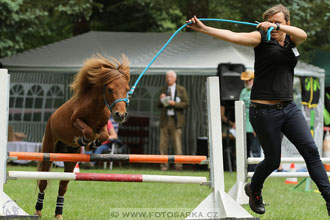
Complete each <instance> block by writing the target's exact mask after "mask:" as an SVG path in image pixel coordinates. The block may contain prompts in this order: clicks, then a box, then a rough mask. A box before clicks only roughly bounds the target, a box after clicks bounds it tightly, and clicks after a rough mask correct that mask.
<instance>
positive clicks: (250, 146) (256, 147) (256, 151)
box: [239, 71, 261, 172]
mask: <svg viewBox="0 0 330 220" xmlns="http://www.w3.org/2000/svg"><path fill="white" fill-rule="evenodd" d="M253 79H254V73H253V72H248V71H247V72H243V73H242V74H241V80H243V81H244V87H245V88H243V89H242V91H241V94H240V96H239V100H241V101H243V102H244V105H245V115H246V121H245V132H246V150H247V157H251V152H252V156H253V157H260V156H261V149H260V144H259V140H258V138H257V135H256V133H255V132H254V130H253V127H252V125H251V122H250V119H249V108H250V96H251V88H252V85H253ZM256 166H257V165H256V164H249V165H248V172H254V170H255V168H256Z"/></svg>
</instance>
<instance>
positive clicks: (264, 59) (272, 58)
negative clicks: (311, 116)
mask: <svg viewBox="0 0 330 220" xmlns="http://www.w3.org/2000/svg"><path fill="white" fill-rule="evenodd" d="M259 32H260V34H261V42H260V44H259V45H258V46H256V47H255V48H254V53H255V61H254V71H255V79H254V83H253V87H252V91H251V99H256V100H292V99H293V76H294V67H295V66H296V64H297V62H298V56H299V55H298V56H296V55H295V54H294V52H293V48H295V45H294V44H293V42H292V41H291V39H290V36H289V35H286V38H285V44H284V46H281V45H280V44H279V43H278V42H277V41H276V40H274V39H271V40H270V41H267V39H266V33H265V32H264V31H259Z"/></svg>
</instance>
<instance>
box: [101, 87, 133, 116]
mask: <svg viewBox="0 0 330 220" xmlns="http://www.w3.org/2000/svg"><path fill="white" fill-rule="evenodd" d="M105 91H106V86H105V85H104V87H103V100H104V104H105V105H106V106H107V107H108V109H109V111H110V112H111V109H112V107H113V106H114V105H115V104H117V103H118V102H126V108H127V107H128V104H129V98H130V96H129V93H127V96H126V98H120V99H116V100H115V101H114V102H113V103H112V104H111V105H109V103H108V101H107V99H106V98H105Z"/></svg>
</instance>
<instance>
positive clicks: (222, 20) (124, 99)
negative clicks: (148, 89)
mask: <svg viewBox="0 0 330 220" xmlns="http://www.w3.org/2000/svg"><path fill="white" fill-rule="evenodd" d="M199 20H200V21H221V22H228V23H235V24H245V25H251V26H257V25H258V24H255V23H251V22H245V21H234V20H227V19H220V18H199ZM191 23H192V22H190V23H186V24H184V25H182V26H181V27H180V28H179V29H178V30H176V31H175V32H174V34H172V36H171V37H170V39H168V41H167V42H166V43H165V44H164V46H163V47H162V48H161V49H160V50H159V51H158V53H157V54H156V55H155V56H154V58H153V59H152V60H151V61H150V63H149V64H148V65H147V66H146V68H144V70H143V71H142V73H140V75H139V77H138V78H137V80H136V81H135V83H134V85H133V86H132V88H131V90H130V91H129V92H128V93H127V95H126V98H121V99H117V100H115V101H114V102H113V103H112V104H111V105H110V106H109V104H108V103H107V101H106V99H105V97H104V101H105V104H106V106H107V107H108V108H109V110H110V111H111V108H112V107H113V106H114V105H115V104H116V103H118V102H126V104H127V105H128V103H129V99H130V98H131V97H132V95H133V93H134V90H135V88H136V86H137V84H138V83H139V81H140V80H141V78H142V76H143V75H144V73H145V72H146V71H147V70H148V69H149V67H150V66H151V64H153V62H155V60H156V59H157V57H158V56H159V55H160V54H161V53H162V52H163V50H164V49H165V48H166V47H167V45H168V44H169V43H170V42H171V41H172V40H173V38H174V37H175V36H176V35H177V34H178V33H179V32H180V31H181V30H182V29H183V28H185V27H186V26H187V25H189V24H191ZM273 29H274V28H273V27H270V28H269V29H268V31H267V40H268V41H269V40H270V37H271V36H270V33H271V32H272V30H273Z"/></svg>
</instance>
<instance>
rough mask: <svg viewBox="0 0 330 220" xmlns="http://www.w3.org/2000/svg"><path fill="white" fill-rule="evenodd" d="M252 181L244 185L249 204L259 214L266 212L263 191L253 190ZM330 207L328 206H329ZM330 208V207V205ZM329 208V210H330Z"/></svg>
mask: <svg viewBox="0 0 330 220" xmlns="http://www.w3.org/2000/svg"><path fill="white" fill-rule="evenodd" d="M250 185H251V183H247V184H246V185H245V187H244V189H245V193H246V195H247V196H248V197H249V205H250V208H251V209H252V211H254V212H255V213H258V214H264V213H265V206H264V202H263V200H262V196H261V192H258V193H256V192H252V190H251V188H250ZM327 207H328V206H327ZM329 208H330V207H329ZM329 208H328V210H329Z"/></svg>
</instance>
